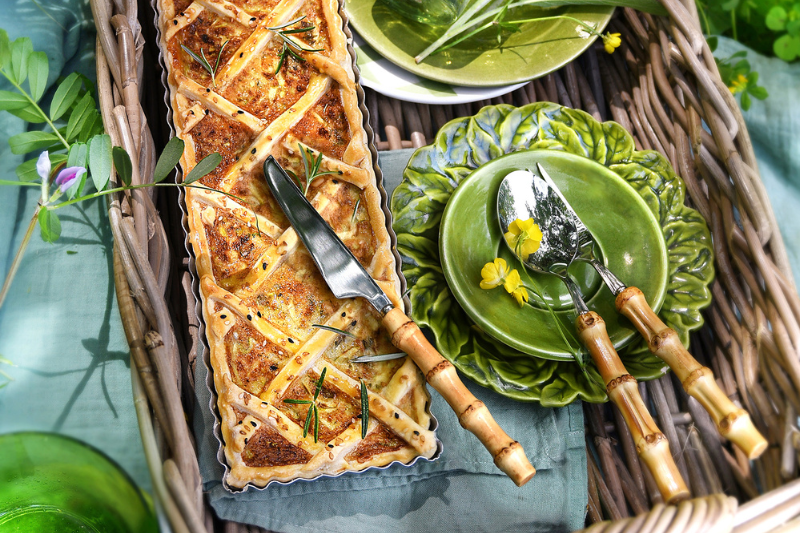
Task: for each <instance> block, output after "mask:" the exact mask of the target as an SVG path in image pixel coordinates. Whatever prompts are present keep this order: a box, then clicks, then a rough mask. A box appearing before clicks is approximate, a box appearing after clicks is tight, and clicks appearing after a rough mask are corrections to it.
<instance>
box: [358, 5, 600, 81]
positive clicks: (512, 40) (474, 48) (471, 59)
mask: <svg viewBox="0 0 800 533" xmlns="http://www.w3.org/2000/svg"><path fill="white" fill-rule="evenodd" d="M345 6H346V9H347V14H348V16H349V17H350V24H351V25H352V26H353V27H354V28H355V29H356V31H358V33H359V34H360V35H361V36H362V37H363V38H364V40H365V41H367V43H368V44H369V45H370V46H371V47H372V48H374V49H375V51H376V52H378V53H379V54H380V55H382V56H383V57H385V58H386V59H388V60H389V61H391V62H392V63H394V64H396V65H398V66H400V67H402V68H404V69H405V70H408V71H409V72H413V73H414V74H416V75H417V76H421V77H423V78H428V79H431V80H435V81H440V82H442V83H449V84H452V85H463V86H469V87H497V86H501V85H510V84H512V83H519V82H522V81H527V80H532V79H534V78H538V77H540V76H544V75H546V74H549V73H550V72H553V71H554V70H557V69H559V68H561V67H562V66H564V65H566V64H567V63H569V62H570V61H572V60H573V59H575V58H576V57H578V56H579V55H580V54H581V53H583V51H584V50H586V49H587V48H588V47H589V46H590V45H591V44H592V43H593V42H594V41H595V39H596V38H597V37H596V36H590V37H586V36H585V32H579V26H578V24H577V23H576V22H574V21H569V20H549V21H541V22H529V23H526V24H522V25H521V26H520V30H521V31H519V32H517V33H511V34H509V35H508V36H507V38H506V39H505V40H504V41H503V45H502V47H501V48H498V45H497V40H496V34H495V35H492V34H490V32H483V33H481V34H479V35H476V36H474V37H472V38H470V39H467V40H465V41H463V42H461V43H459V44H458V45H456V46H454V47H452V48H450V49H448V50H445V51H443V52H441V53H438V54H435V55H433V56H430V57H428V58H427V59H425V61H423V62H422V63H419V64H417V63H415V62H414V57H415V56H416V55H417V54H419V53H420V52H422V51H423V50H425V48H427V47H428V45H430V44H431V43H433V42H434V41H436V39H437V38H438V37H439V36H440V35H441V34H442V33H443V32H444V28H442V27H433V26H429V25H426V24H421V23H419V22H414V21H412V20H410V19H407V18H405V17H403V16H401V15H399V14H397V13H395V12H393V11H392V10H390V9H389V8H388V7H386V6H385V5H384V4H383V3H382V2H380V1H379V0H347V2H346V4H345ZM613 12H614V8H613V7H609V6H586V5H584V6H570V7H560V8H556V9H546V10H545V9H542V8H518V9H516V10H514V11H513V14H514V17H513V18H514V19H517V20H522V19H528V18H533V17H537V16H539V17H540V16H543V14H544V15H546V16H554V15H569V16H571V17H574V18H576V19H578V20H581V21H583V22H585V23H586V24H588V25H590V26H595V27H596V28H597V31H598V32H602V31H603V29H604V28H605V27H606V24H608V21H609V20H610V19H611V14H612V13H613ZM582 35H584V36H582Z"/></svg>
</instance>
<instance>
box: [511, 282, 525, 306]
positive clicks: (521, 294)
mask: <svg viewBox="0 0 800 533" xmlns="http://www.w3.org/2000/svg"><path fill="white" fill-rule="evenodd" d="M511 296H513V297H514V299H515V300H516V301H517V303H518V304H519V306H520V307H522V306H523V305H525V304H526V303H527V302H528V291H527V290H525V287H517V288H516V289H514V292H512V293H511Z"/></svg>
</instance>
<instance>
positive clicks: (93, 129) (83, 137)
mask: <svg viewBox="0 0 800 533" xmlns="http://www.w3.org/2000/svg"><path fill="white" fill-rule="evenodd" d="M104 131H105V130H104V129H103V117H102V116H101V115H100V112H99V111H98V110H96V109H92V111H91V112H90V113H89V115H88V116H87V117H86V120H84V122H83V125H82V126H81V131H80V132H79V133H78V141H80V142H87V141H88V140H89V139H91V138H92V137H93V136H94V135H99V134H101V133H104Z"/></svg>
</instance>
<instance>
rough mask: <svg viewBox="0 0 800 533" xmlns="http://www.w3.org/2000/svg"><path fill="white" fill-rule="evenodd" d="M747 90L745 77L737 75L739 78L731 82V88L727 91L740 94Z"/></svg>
mask: <svg viewBox="0 0 800 533" xmlns="http://www.w3.org/2000/svg"><path fill="white" fill-rule="evenodd" d="M746 88H747V77H745V75H744V74H739V77H738V78H736V79H735V80H733V81H732V82H731V86H730V87H728V90H730V92H731V93H732V94H736V93H740V92H742V91H744V90H745V89H746Z"/></svg>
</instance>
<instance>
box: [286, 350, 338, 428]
mask: <svg viewBox="0 0 800 533" xmlns="http://www.w3.org/2000/svg"><path fill="white" fill-rule="evenodd" d="M327 373H328V367H327V366H326V367H325V368H323V369H322V373H321V374H320V375H319V379H318V380H317V386H316V388H315V389H314V397H313V399H312V400H295V399H292V398H288V399H286V400H283V403H288V404H291V405H308V406H309V408H308V413H307V414H306V421H305V424H303V438H306V437H307V436H308V430H309V428H310V427H311V417H312V416H313V417H314V442H315V443H316V442H318V441H319V409H318V408H317V398H319V393H320V392H321V391H322V383H323V382H324V381H325V374H327Z"/></svg>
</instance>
